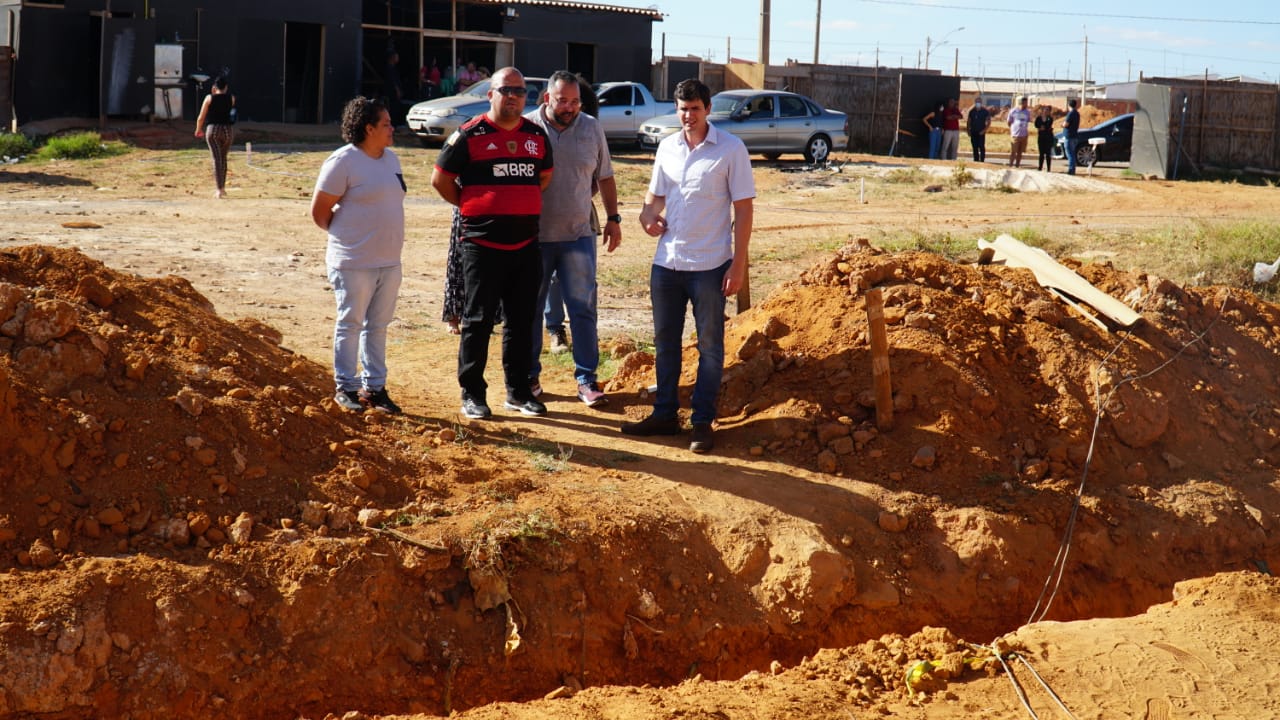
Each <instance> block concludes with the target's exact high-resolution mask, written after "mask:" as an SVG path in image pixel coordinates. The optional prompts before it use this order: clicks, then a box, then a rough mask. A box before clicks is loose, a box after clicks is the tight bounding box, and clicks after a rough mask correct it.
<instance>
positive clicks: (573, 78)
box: [547, 70, 578, 90]
mask: <svg viewBox="0 0 1280 720" xmlns="http://www.w3.org/2000/svg"><path fill="white" fill-rule="evenodd" d="M556 83H564V84H565V85H577V84H578V76H577V75H574V74H573V73H571V72H569V71H568V70H557V71H555V72H553V73H551V77H550V78H548V79H547V89H548V90H550V89H551V88H553V87H555V86H556Z"/></svg>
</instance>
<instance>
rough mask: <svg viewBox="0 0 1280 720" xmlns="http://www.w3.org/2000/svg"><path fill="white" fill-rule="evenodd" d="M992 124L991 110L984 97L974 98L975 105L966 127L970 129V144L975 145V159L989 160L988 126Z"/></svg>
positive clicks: (976, 160) (979, 160)
mask: <svg viewBox="0 0 1280 720" xmlns="http://www.w3.org/2000/svg"><path fill="white" fill-rule="evenodd" d="M990 125H991V111H990V110H988V109H987V106H986V105H983V104H982V98H974V100H973V107H972V108H970V109H969V118H968V121H967V123H966V128H967V129H968V131H969V144H970V145H972V146H973V161H974V162H986V161H987V128H988V127H989V126H990Z"/></svg>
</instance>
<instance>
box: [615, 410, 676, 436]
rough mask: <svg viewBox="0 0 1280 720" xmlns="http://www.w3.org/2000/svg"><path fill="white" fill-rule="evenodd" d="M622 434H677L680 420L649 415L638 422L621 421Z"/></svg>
mask: <svg viewBox="0 0 1280 720" xmlns="http://www.w3.org/2000/svg"><path fill="white" fill-rule="evenodd" d="M622 434H623V435H639V436H641V437H649V436H652V435H679V434H680V421H679V420H678V419H676V418H660V417H655V416H653V415H650V416H649V417H647V418H645V419H643V420H641V421H640V422H634V423H622Z"/></svg>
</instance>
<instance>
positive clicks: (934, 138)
mask: <svg viewBox="0 0 1280 720" xmlns="http://www.w3.org/2000/svg"><path fill="white" fill-rule="evenodd" d="M941 149H942V128H934V129H932V130H930V131H929V159H930V160H937V159H938V151H939V150H941Z"/></svg>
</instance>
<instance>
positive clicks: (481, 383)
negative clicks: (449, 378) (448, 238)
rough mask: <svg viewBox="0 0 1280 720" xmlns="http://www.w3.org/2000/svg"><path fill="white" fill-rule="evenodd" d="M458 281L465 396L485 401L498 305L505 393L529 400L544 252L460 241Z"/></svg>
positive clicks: (532, 245) (460, 370)
mask: <svg viewBox="0 0 1280 720" xmlns="http://www.w3.org/2000/svg"><path fill="white" fill-rule="evenodd" d="M460 249H461V251H462V278H463V280H462V282H463V291H464V293H465V298H466V300H465V302H464V305H463V312H462V337H461V339H460V340H459V343H458V384H459V385H461V386H462V394H463V396H464V397H465V396H469V397H471V398H474V399H476V400H479V401H485V400H486V397H485V391H486V389H487V388H488V384H487V383H486V382H485V379H484V368H485V363H486V361H487V360H488V358H489V337H490V336H491V335H493V325H494V318H495V316H496V315H497V312H498V308H499V306H501V307H502V311H503V313H504V314H505V315H506V322H505V323H503V326H502V370H503V376H504V379H505V380H506V385H507V394H508V395H509V396H511V397H512V398H513V399H517V400H528V399H530V398H532V397H533V395H532V394H531V393H530V392H529V370H530V365H531V364H532V362H533V318H534V316H535V315H536V314H537V312H538V308H537V307H536V305H537V303H538V286H539V285H541V284H542V253H541V251H540V250H539V248H538V243H537V241H536V240H535V241H534V242H531V243H529V244H528V245H525V246H524V247H522V248H520V249H519V250H497V249H494V248H488V247H484V246H482V245H477V244H475V243H473V242H469V241H463V242H462V243H461V248H460Z"/></svg>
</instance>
